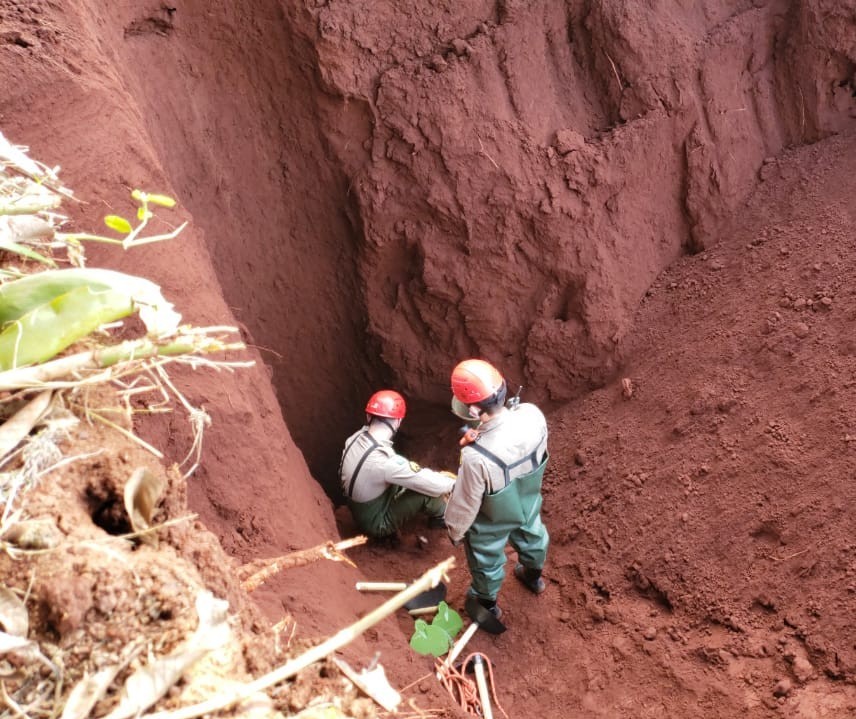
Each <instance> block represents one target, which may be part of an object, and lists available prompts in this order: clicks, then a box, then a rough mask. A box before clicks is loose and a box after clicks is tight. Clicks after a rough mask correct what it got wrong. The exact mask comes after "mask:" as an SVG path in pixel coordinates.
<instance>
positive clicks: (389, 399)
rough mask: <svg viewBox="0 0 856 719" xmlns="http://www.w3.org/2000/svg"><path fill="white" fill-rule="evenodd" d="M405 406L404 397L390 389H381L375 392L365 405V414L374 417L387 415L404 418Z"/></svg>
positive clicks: (393, 417)
mask: <svg viewBox="0 0 856 719" xmlns="http://www.w3.org/2000/svg"><path fill="white" fill-rule="evenodd" d="M406 412H407V406H406V405H405V404H404V397H402V396H401V395H400V394H398V392H394V391H393V390H391V389H382V390H380V391H379V392H375V393H374V394H373V395H372V396H371V399H369V403H368V404H367V405H366V414H371V415H374V416H375V417H388V418H389V419H404V415H405V413H406Z"/></svg>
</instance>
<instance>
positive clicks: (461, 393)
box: [452, 359, 505, 404]
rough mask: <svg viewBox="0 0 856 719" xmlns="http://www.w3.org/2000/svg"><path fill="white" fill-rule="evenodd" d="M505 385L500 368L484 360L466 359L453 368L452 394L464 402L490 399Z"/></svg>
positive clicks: (475, 402)
mask: <svg viewBox="0 0 856 719" xmlns="http://www.w3.org/2000/svg"><path fill="white" fill-rule="evenodd" d="M504 385H505V380H504V379H503V378H502V375H501V374H500V373H499V370H497V369H496V367H494V366H493V365H492V364H489V363H488V362H485V361H484V360H480V359H468V360H464V361H463V362H461V363H459V364H458V366H457V367H455V369H453V370H452V394H454V395H455V397H457V398H458V399H459V400H460V401H461V402H463V403H464V404H477V403H479V402H482V401H484V400H486V399H490V398H491V397H493V396H494V395H495V394H496V393H497V392H498V391H499V390H501V389H502V388H503V386H504Z"/></svg>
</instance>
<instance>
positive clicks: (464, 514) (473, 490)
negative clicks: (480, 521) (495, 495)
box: [444, 453, 488, 543]
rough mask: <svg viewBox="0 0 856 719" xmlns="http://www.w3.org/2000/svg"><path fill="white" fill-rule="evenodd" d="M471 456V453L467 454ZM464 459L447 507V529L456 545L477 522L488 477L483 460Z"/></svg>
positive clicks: (471, 457)
mask: <svg viewBox="0 0 856 719" xmlns="http://www.w3.org/2000/svg"><path fill="white" fill-rule="evenodd" d="M467 454H469V453H467ZM467 454H465V455H464V456H463V457H462V461H461V467H460V469H459V470H458V481H457V482H455V488H454V489H453V490H452V496H451V497H449V503H448V504H447V505H446V514H445V515H444V516H445V520H446V528H447V529H448V530H449V537H450V538H451V540H452V541H453V542H455V543H457V542H459V541H461V539H463V537H464V535H465V534H466V533H467V531H468V530H469V528H470V526H471V525H472V523H473V522H474V521H475V518H476V515H477V514H478V513H479V509H481V503H482V498H483V497H484V494H485V488H486V486H487V481H488V475H487V471H486V468H485V467H484V464H483V462H482V461H481V458H480V457H478V456H475V457H474V456H467Z"/></svg>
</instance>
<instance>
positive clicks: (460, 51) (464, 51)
mask: <svg viewBox="0 0 856 719" xmlns="http://www.w3.org/2000/svg"><path fill="white" fill-rule="evenodd" d="M452 49H453V50H454V51H455V55H457V56H458V57H462V56H463V55H469V54H470V53H471V52H472V51H473V48H472V45H470V44H469V43H468V42H467V41H466V40H462V39H461V38H459V37H456V38H455V39H454V40H452Z"/></svg>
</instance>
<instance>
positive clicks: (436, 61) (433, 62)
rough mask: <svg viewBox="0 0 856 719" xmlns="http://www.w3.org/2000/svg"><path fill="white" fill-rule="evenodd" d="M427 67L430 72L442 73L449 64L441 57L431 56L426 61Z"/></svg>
mask: <svg viewBox="0 0 856 719" xmlns="http://www.w3.org/2000/svg"><path fill="white" fill-rule="evenodd" d="M428 67H430V68H431V69H432V70H436V71H437V72H442V71H443V70H445V69H446V68H447V67H449V63H448V62H446V60H445V58H444V57H443V56H442V55H433V56H432V57H431V59H430V60H429V61H428Z"/></svg>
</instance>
